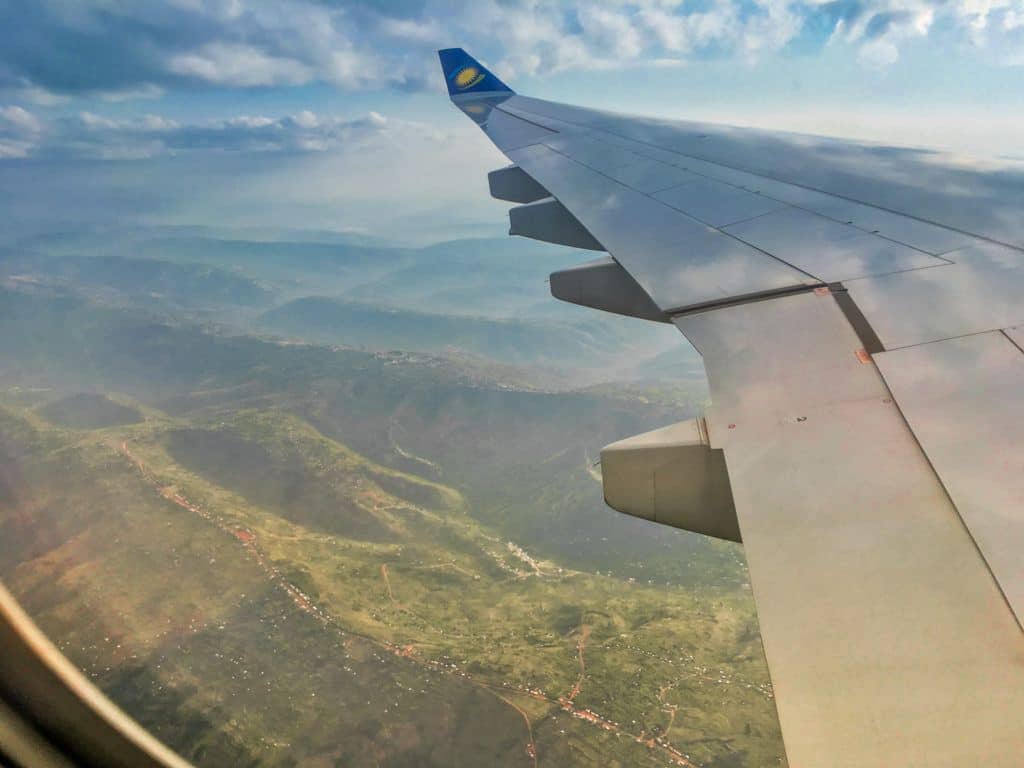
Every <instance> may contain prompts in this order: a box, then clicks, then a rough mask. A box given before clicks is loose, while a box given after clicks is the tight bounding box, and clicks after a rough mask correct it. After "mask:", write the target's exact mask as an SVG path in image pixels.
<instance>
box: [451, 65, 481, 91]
mask: <svg viewBox="0 0 1024 768" xmlns="http://www.w3.org/2000/svg"><path fill="white" fill-rule="evenodd" d="M483 79H484V73H483V72H481V71H480V70H479V69H478V68H477V67H474V66H473V65H472V64H467V65H466V66H464V67H462V68H461V69H458V70H456V71H455V74H453V75H452V82H453V83H455V87H456V88H458V89H459V90H460V91H464V90H466V89H467V88H472V87H473V86H474V85H476V84H477V83H479V82H480V81H481V80H483Z"/></svg>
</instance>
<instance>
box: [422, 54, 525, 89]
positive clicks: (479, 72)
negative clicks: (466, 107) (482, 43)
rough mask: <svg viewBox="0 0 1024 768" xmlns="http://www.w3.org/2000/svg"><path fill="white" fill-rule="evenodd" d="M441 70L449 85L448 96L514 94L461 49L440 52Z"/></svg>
mask: <svg viewBox="0 0 1024 768" xmlns="http://www.w3.org/2000/svg"><path fill="white" fill-rule="evenodd" d="M437 55H438V56H439V57H440V58H441V70H442V71H443V72H444V79H445V82H446V83H448V95H449V96H459V95H461V94H463V93H484V92H486V93H494V92H504V93H513V91H512V89H511V88H509V87H508V86H507V85H505V84H504V83H503V82H501V80H499V79H498V78H497V77H495V76H494V75H493V74H492V73H491V72H490V71H489V70H488V69H487V68H486V67H485V66H484V65H483V64H481V63H480V62H479V61H477V60H476V59H474V58H473V57H472V56H470V55H469V54H468V53H466V52H465V51H464V50H462V49H461V48H445V49H444V50H441V51H438V52H437Z"/></svg>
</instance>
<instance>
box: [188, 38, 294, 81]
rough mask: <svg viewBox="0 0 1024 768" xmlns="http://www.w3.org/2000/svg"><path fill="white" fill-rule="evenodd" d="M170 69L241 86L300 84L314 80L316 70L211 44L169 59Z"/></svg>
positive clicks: (239, 47)
mask: <svg viewBox="0 0 1024 768" xmlns="http://www.w3.org/2000/svg"><path fill="white" fill-rule="evenodd" d="M168 68H169V70H170V71H171V72H174V73H175V74H179V75H187V76H189V77H195V78H198V79H200V80H205V81H207V82H210V83H216V84H218V85H231V86H241V87H251V86H260V85H262V86H269V85H301V84H303V83H307V82H309V81H310V80H311V79H312V78H313V70H312V69H311V68H310V67H309V66H308V65H306V64H304V63H302V62H300V61H296V60H294V59H290V58H284V57H278V56H272V55H269V54H267V53H265V52H264V51H261V50H260V49H259V48H256V47H254V46H251V45H243V44H238V43H210V44H208V45H204V46H203V47H202V48H199V49H197V50H195V51H192V52H189V53H182V54H177V55H175V56H172V57H171V58H170V60H169V62H168Z"/></svg>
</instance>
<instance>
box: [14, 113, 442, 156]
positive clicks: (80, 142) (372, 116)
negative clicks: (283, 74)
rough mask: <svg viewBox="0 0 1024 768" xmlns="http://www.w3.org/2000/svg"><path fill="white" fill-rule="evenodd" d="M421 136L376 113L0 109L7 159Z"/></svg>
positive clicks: (312, 146)
mask: <svg viewBox="0 0 1024 768" xmlns="http://www.w3.org/2000/svg"><path fill="white" fill-rule="evenodd" d="M411 133H415V134H416V135H418V136H420V137H424V138H426V139H430V138H431V137H432V136H434V135H435V133H436V132H435V131H434V130H433V129H432V128H430V127H429V126H426V125H420V124H416V123H410V122H406V121H395V120H389V119H388V118H386V117H385V116H383V115H381V114H379V113H377V112H370V113H368V114H367V115H365V116H363V117H357V118H342V117H334V116H324V115H317V114H314V113H313V112H310V111H303V112H299V113H298V114H295V115H287V116H285V117H278V118H272V117H266V116H263V115H239V116H236V117H230V118H226V119H221V120H209V121H205V122H196V123H180V122H178V121H175V120H168V119H166V118H163V117H160V116H159V115H153V114H149V115H145V116H143V117H140V118H133V119H123V120H114V119H111V118H108V117H102V116H100V115H97V114H95V113H93V112H80V113H78V114H77V115H74V116H72V117H59V118H55V119H52V120H44V119H43V118H41V117H39V116H37V115H36V114H34V113H32V112H30V111H28V110H26V109H24V108H22V107H19V106H14V105H11V106H6V107H0V158H28V157H44V158H46V157H64V158H79V159H104V160H128V159H142V158H150V157H158V156H162V155H174V154H177V153H181V152H222V153H223V152H236V153H240V152H257V153H295V154H302V153H312V152H326V151H329V150H337V149H347V148H350V147H351V145H353V144H357V143H359V142H361V141H365V140H368V139H370V138H380V137H388V136H390V137H392V138H395V139H397V138H400V137H402V136H406V135H409V134H411Z"/></svg>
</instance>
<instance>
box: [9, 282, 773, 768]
mask: <svg viewBox="0 0 1024 768" xmlns="http://www.w3.org/2000/svg"><path fill="white" fill-rule="evenodd" d="M218 268H220V267H218ZM493 322H495V323H498V322H499V321H493ZM502 322H504V321H502ZM464 327H465V323H464V322H462V321H461V320H460V324H459V325H458V326H457V328H464ZM369 330H370V332H374V333H379V332H380V331H379V330H377V329H375V328H373V326H372V325H371V326H370V329H369ZM449 330H450V331H451V332H453V333H454V332H456V326H454V325H453V326H450V327H449ZM464 343H465V342H464ZM530 343H531V344H533V345H534V346H535V347H538V348H540V347H542V345H543V343H544V340H543V339H535V340H532V341H531V342H530ZM703 397H704V395H703V389H702V387H701V386H700V385H694V386H692V387H689V388H687V387H675V388H665V387H661V388H659V389H657V390H646V389H643V388H642V387H638V388H634V389H624V388H621V387H616V386H612V385H605V386H603V387H600V388H595V389H592V390H590V391H546V390H544V389H541V388H538V387H533V386H527V385H523V384H516V383H510V382H509V380H507V379H506V378H504V377H503V375H502V371H501V369H500V368H499V367H492V368H488V367H486V366H468V367H467V366H463V365H461V364H459V363H458V362H456V360H455V359H454V358H452V357H449V356H436V355H431V354H426V353H417V352H404V351H392V352H375V351H360V350H357V349H348V348H339V347H336V346H318V345H316V344H309V343H277V342H273V341H268V340H265V339H259V338H253V337H251V336H246V335H239V334H235V335H226V334H224V333H223V332H217V331H214V330H210V329H209V327H200V326H197V325H194V324H193V323H192V322H191V321H190V320H189V319H188V316H187V315H180V316H179V319H174V317H173V316H172V317H171V318H170V319H168V316H167V314H166V313H164V312H159V313H154V312H151V311H148V310H146V309H144V308H143V306H142V305H141V303H138V304H133V303H131V302H118V303H116V304H111V303H102V304H98V303H96V301H94V300H92V299H91V298H87V295H86V294H83V293H81V292H80V291H72V292H70V293H60V292H57V293H54V292H52V291H40V290H0V501H2V503H0V579H3V581H4V582H5V583H6V584H8V585H10V586H11V587H12V589H14V591H15V593H16V594H17V595H18V597H19V599H21V600H22V601H23V602H24V603H25V605H26V607H27V608H28V609H29V611H30V612H31V613H32V615H33V616H35V617H36V618H37V620H38V621H39V622H40V624H41V625H42V626H43V627H44V629H45V630H46V631H47V632H48V633H49V634H50V635H51V636H53V637H54V638H55V639H56V640H57V641H58V643H59V645H60V647H61V648H62V649H63V650H64V651H65V653H67V654H68V655H69V656H70V658H72V660H73V661H75V663H77V664H78V665H79V666H80V667H81V668H83V669H84V670H86V671H87V672H88V674H89V675H90V676H91V677H92V678H93V679H94V681H95V682H97V684H99V685H100V686H101V687H102V688H103V689H104V690H105V691H107V692H108V693H109V694H110V695H111V696H112V697H113V698H114V699H115V700H116V701H118V702H119V703H121V704H122V705H123V706H124V707H125V708H126V709H127V710H128V711H129V712H130V713H131V714H133V715H134V716H135V717H137V718H138V719H139V720H140V721H141V722H142V723H143V724H144V725H146V726H147V727H149V728H152V729H153V730H154V731H155V732H156V733H157V735H158V736H160V737H161V738H162V739H164V740H166V741H167V742H168V743H169V744H171V745H172V746H174V747H175V748H177V749H179V750H181V751H182V752H183V753H184V754H185V755H186V756H187V757H188V758H189V759H190V760H193V761H194V762H195V763H196V764H197V765H200V766H221V765H272V766H277V765H281V766H286V765H287V766H293V765H310V766H314V765H325V764H326V765H330V764H339V765H352V766H362V765H385V766H404V765H417V766H420V765H424V766H427V765H438V766H442V765H443V766H454V765H496V766H498V765H512V766H515V765H525V766H529V765H594V766H597V765H601V766H604V765H620V766H634V765H651V766H655V765H666V764H670V765H681V766H700V767H702V768H712V767H717V768H727V767H730V766H732V767H735V766H746V765H749V766H762V765H778V764H780V760H781V757H780V755H781V749H782V748H781V739H780V736H779V733H778V725H777V722H776V718H775V712H774V704H773V701H772V695H771V688H770V685H769V683H768V676H767V669H766V667H765V664H764V659H763V655H762V652H761V647H760V640H759V636H758V633H757V623H756V615H755V613H754V608H753V602H752V600H751V596H750V593H749V587H748V585H747V583H746V571H745V566H744V563H743V559H742V554H741V550H740V549H739V548H738V547H736V546H735V545H731V544H726V543H722V542H713V541H710V540H708V539H706V538H703V537H700V536H696V535H692V534H687V533H685V532H682V531H675V530H670V529H665V528H662V527H660V526H655V525H651V524H648V523H645V522H644V521H640V520H636V519H633V518H628V517H625V516H623V515H620V514H618V513H615V512H613V511H611V510H609V509H608V508H607V507H605V506H604V504H603V502H602V499H601V489H600V484H599V483H598V482H597V481H596V479H595V477H594V472H595V470H594V468H593V467H592V466H591V464H592V461H593V458H594V457H595V456H596V455H597V451H598V450H599V449H600V447H601V446H602V445H604V444H605V443H607V442H610V441H612V440H615V439H617V438H620V437H623V436H626V435H629V434H633V433H636V432H639V431H642V430H645V429H648V428H651V427H654V426H659V425H662V424H665V423H668V422H670V421H672V420H676V419H679V418H685V417H686V416H687V415H688V414H690V413H692V412H693V410H694V409H695V408H696V407H697V405H698V404H699V403H700V402H701V401H702V399H703Z"/></svg>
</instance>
